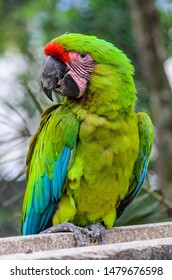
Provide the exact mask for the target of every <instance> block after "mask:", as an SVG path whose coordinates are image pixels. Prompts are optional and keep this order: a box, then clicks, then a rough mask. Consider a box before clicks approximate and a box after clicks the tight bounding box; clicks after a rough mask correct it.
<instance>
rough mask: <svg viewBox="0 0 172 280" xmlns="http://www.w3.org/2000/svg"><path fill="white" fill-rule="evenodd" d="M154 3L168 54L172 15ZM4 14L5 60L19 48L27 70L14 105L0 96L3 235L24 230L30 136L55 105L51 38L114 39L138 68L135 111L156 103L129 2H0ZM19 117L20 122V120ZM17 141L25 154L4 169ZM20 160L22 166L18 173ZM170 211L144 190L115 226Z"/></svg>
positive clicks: (1, 48)
mask: <svg viewBox="0 0 172 280" xmlns="http://www.w3.org/2000/svg"><path fill="white" fill-rule="evenodd" d="M155 2H156V3H157V6H158V7H159V11H160V21H161V28H162V36H163V39H164V45H165V48H166V53H167V57H168V56H170V55H172V27H171V26H172V15H171V13H170V11H168V10H165V9H163V8H162V7H163V6H162V5H159V1H155ZM161 2H162V1H161ZM166 2H168V1H166ZM0 17H1V25H0V42H1V44H0V54H1V58H3V57H4V54H6V53H7V51H10V52H12V53H14V56H15V52H16V50H17V52H20V54H22V57H23V60H24V64H25V66H26V67H25V68H26V69H25V71H23V72H22V73H19V75H18V76H17V77H16V83H18V84H20V86H21V90H22V96H21V95H17V94H16V93H15V87H13V88H12V90H13V100H14V104H13V103H11V102H13V101H12V99H10V98H6V99H4V98H2V95H0V98H1V99H3V100H5V101H3V100H2V103H3V107H4V108H5V107H6V108H7V109H6V112H7V115H3V114H4V113H3V114H0V118H1V122H3V124H4V125H6V126H8V128H9V127H11V130H10V132H9V131H7V132H6V133H4V134H3V135H2V136H0V145H1V153H0V160H1V163H0V170H1V171H3V172H2V174H1V178H0V180H1V182H0V203H1V205H2V207H1V211H0V228H1V231H0V236H6V235H16V234H19V230H20V219H21V204H22V197H23V193H24V189H25V180H24V178H25V177H24V173H25V171H24V170H25V167H24V165H25V160H24V159H25V156H26V151H27V149H28V145H29V140H30V137H31V135H33V133H34V131H35V130H36V127H37V126H38V123H39V119H40V114H41V112H42V110H43V109H44V108H45V107H47V106H48V105H49V104H50V103H49V101H48V100H47V99H46V97H45V96H43V94H42V92H41V87H40V82H39V77H40V71H41V66H42V62H43V59H44V55H43V46H44V45H45V43H46V42H47V41H49V40H51V39H52V38H54V37H56V36H58V35H60V34H63V33H65V32H79V33H85V34H94V35H96V36H98V37H100V38H104V39H105V40H107V41H110V42H112V43H114V44H115V45H116V46H117V47H118V48H120V49H121V50H123V51H124V52H125V53H126V54H127V55H128V56H129V58H130V59H131V60H132V62H133V64H134V66H135V70H136V73H135V82H136V87H137V91H138V101H137V104H136V109H137V110H144V111H147V112H148V113H149V114H151V104H150V102H149V95H148V92H147V89H146V87H145V85H144V83H143V80H142V77H141V73H140V69H139V66H138V61H137V57H136V50H135V42H134V39H133V33H132V26H131V21H130V16H129V12H128V7H127V3H126V1H125V0H116V1H114V0H106V1H103V0H97V1H94V0H40V1H36V0H27V1H22V0H16V1H12V0H1V1H0ZM6 55H8V53H7V54H6ZM9 67H10V66H9ZM18 67H20V65H19V66H18ZM5 95H6V94H5ZM7 97H8V96H7ZM14 97H15V98H14ZM16 115H17V118H18V120H17V121H16V124H15V119H16V117H15V116H16ZM8 116H9V117H8ZM10 116H11V118H10ZM16 141H18V142H16ZM9 144H11V146H10V145H9ZM17 145H18V147H20V145H21V146H22V147H23V148H21V151H20V152H21V153H20V156H17V158H15V156H14V164H13V165H12V166H11V167H9V168H7V167H5V168H4V169H5V170H3V166H4V164H5V163H4V161H7V162H8V161H9V162H10V161H12V157H11V154H12V150H15V149H17V148H18V147H17ZM9 155H10V156H9ZM15 160H16V164H17V166H18V165H20V168H19V171H18V172H17V173H15V174H14V175H13V171H14V170H13V169H15ZM19 162H20V164H19ZM5 166H6V165H5ZM150 166H151V168H152V166H153V164H152V163H151V165H150ZM10 168H11V169H10ZM8 175H11V176H8ZM153 186H154V185H153ZM162 200H163V199H162ZM167 210H169V208H168V205H164V204H163V203H162V201H159V200H157V199H156V198H155V197H152V196H151V195H150V194H149V193H147V192H146V191H145V190H142V192H140V194H139V196H138V197H137V198H136V199H135V201H134V202H133V204H132V205H131V206H130V207H129V208H128V210H127V211H126V212H125V213H124V215H123V216H122V217H121V219H120V220H119V221H117V222H116V224H117V225H120V224H123V225H126V224H135V223H147V222H157V221H161V220H168V211H167Z"/></svg>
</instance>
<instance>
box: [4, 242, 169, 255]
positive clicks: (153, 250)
mask: <svg viewBox="0 0 172 280" xmlns="http://www.w3.org/2000/svg"><path fill="white" fill-rule="evenodd" d="M2 259H3V260H12V259H15V260H172V238H162V239H154V240H142V241H132V242H125V243H118V244H108V245H96V246H87V247H78V248H68V249H60V250H51V251H42V252H33V253H29V254H24V253H20V254H13V255H3V256H0V260H2Z"/></svg>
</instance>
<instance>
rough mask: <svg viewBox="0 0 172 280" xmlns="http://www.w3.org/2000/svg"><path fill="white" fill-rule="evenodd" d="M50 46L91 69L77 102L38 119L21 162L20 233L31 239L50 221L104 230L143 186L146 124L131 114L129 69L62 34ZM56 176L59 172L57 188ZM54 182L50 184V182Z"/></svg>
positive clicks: (95, 45) (103, 47)
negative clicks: (88, 62)
mask: <svg viewBox="0 0 172 280" xmlns="http://www.w3.org/2000/svg"><path fill="white" fill-rule="evenodd" d="M53 42H56V43H60V44H61V45H63V46H64V48H65V50H66V51H71V50H74V51H76V52H79V53H83V52H88V53H90V54H91V56H92V57H93V59H94V61H95V62H96V65H95V68H94V70H93V72H92V73H91V76H90V81H89V86H88V91H87V93H86V96H85V100H84V102H81V100H80V99H72V98H66V99H65V101H64V103H63V104H61V105H55V106H52V107H50V108H48V109H47V110H46V111H45V112H44V113H43V116H42V120H41V124H40V127H39V129H38V132H37V133H36V135H35V136H34V137H33V139H32V142H31V144H30V149H29V152H28V156H27V181H28V182H27V190H26V194H25V199H24V203H23V228H24V227H25V230H24V233H23V234H28V233H37V232H39V231H40V230H42V229H44V228H46V227H47V226H48V224H49V223H51V222H52V223H53V224H54V225H55V224H59V223H63V222H66V221H70V222H72V223H74V224H76V225H80V226H86V225H88V224H90V223H96V222H98V221H99V222H102V223H103V224H104V225H105V227H108V228H110V227H112V226H113V224H114V222H115V219H116V217H117V216H120V214H121V213H122V212H123V211H124V209H125V208H126V207H127V206H128V205H129V204H130V202H131V201H132V199H133V198H134V197H135V195H136V194H137V192H138V191H139V189H140V187H141V184H142V182H143V180H144V177H145V175H146V170H147V166H148V162H149V156H150V150H151V146H152V141H153V128H152V123H151V120H150V118H149V117H148V115H147V114H146V113H138V114H136V113H135V111H134V103H135V100H136V90H135V86H134V81H133V77H132V76H133V72H134V70H133V66H132V65H131V63H130V61H129V59H128V58H127V57H126V56H125V54H124V53H123V52H121V51H120V50H118V49H117V48H115V47H114V46H113V45H112V44H110V43H107V42H106V41H104V40H99V39H97V38H96V37H93V36H85V35H80V34H65V35H63V36H60V37H58V38H55V39H54V40H53ZM64 148H65V150H64ZM63 151H64V154H65V155H67V157H68V162H67V165H65V164H66V163H65V158H66V157H65V156H64V155H63V154H62V153H63ZM60 164H61V165H62V169H63V167H64V170H63V171H62V169H60V167H58V174H56V173H57V169H56V165H58V166H60ZM55 170H56V171H55ZM55 172H56V173H55ZM60 172H61V173H62V172H64V174H65V176H64V178H62V180H61V183H60V179H59V176H60V175H59V174H60ZM55 174H56V175H55ZM55 176H57V177H58V179H57V178H56V177H55ZM62 177H63V176H62ZM47 178H48V179H47ZM55 178H56V179H57V181H58V184H57V182H56V184H55V183H52V182H53V180H54V181H55V180H56V179H55ZM47 181H48V184H47V183H45V182H47ZM53 184H54V186H53ZM54 188H57V190H54ZM53 204H54V208H53V209H51V206H52V205H53ZM31 209H32V210H31ZM33 209H34V210H33ZM34 213H35V214H34ZM47 213H49V216H48V220H46V216H47ZM35 215H37V216H35ZM29 217H32V220H33V219H34V218H35V217H37V218H35V224H36V225H35V228H34V230H33V231H30V230H27V227H28V223H29ZM26 220H27V222H26ZM40 224H42V226H39V225H40Z"/></svg>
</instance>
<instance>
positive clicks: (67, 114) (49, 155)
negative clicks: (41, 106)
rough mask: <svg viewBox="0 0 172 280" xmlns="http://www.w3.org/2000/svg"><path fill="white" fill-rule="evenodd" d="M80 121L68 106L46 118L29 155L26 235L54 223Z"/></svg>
mask: <svg viewBox="0 0 172 280" xmlns="http://www.w3.org/2000/svg"><path fill="white" fill-rule="evenodd" d="M78 129H79V122H78V120H77V119H76V117H75V115H74V114H73V113H72V112H71V111H70V109H69V108H67V107H66V106H65V105H55V106H51V107H49V108H48V109H47V110H46V111H45V112H44V113H43V115H42V119H41V123H40V127H39V129H38V131H37V133H36V134H35V136H34V137H33V139H32V141H31V144H30V148H29V151H28V155H27V188H26V193H25V198H24V202H23V209H22V234H23V235H28V234H36V233H39V232H40V231H42V230H44V229H45V228H46V227H47V226H48V224H49V223H50V220H51V217H52V215H53V213H54V212H55V209H56V207H57V203H58V201H59V199H60V197H61V195H62V192H63V189H64V185H65V179H66V175H67V173H68V170H69V169H70V167H71V164H72V162H73V157H74V155H75V147H76V140H77V135H78Z"/></svg>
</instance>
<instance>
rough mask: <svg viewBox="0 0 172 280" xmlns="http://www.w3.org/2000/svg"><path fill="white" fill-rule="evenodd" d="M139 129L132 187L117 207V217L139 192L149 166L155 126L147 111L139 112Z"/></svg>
mask: <svg viewBox="0 0 172 280" xmlns="http://www.w3.org/2000/svg"><path fill="white" fill-rule="evenodd" d="M137 117H138V131H139V140H140V145H139V153H138V158H137V161H136V163H135V166H134V170H133V176H132V178H131V182H130V187H129V191H128V193H127V195H126V196H125V198H124V199H123V200H122V201H121V202H120V204H119V205H118V207H117V218H119V217H120V215H121V214H122V213H123V212H124V210H125V209H126V208H127V207H128V206H129V205H130V203H131V202H132V201H133V199H134V198H135V196H136V195H137V194H138V192H139V190H140V188H141V186H142V184H143V182H144V179H145V176H146V173H147V168H148V163H149V158H150V152H151V147H152V142H153V126H152V122H151V120H150V118H149V116H148V115H147V114H146V113H138V114H137Z"/></svg>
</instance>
